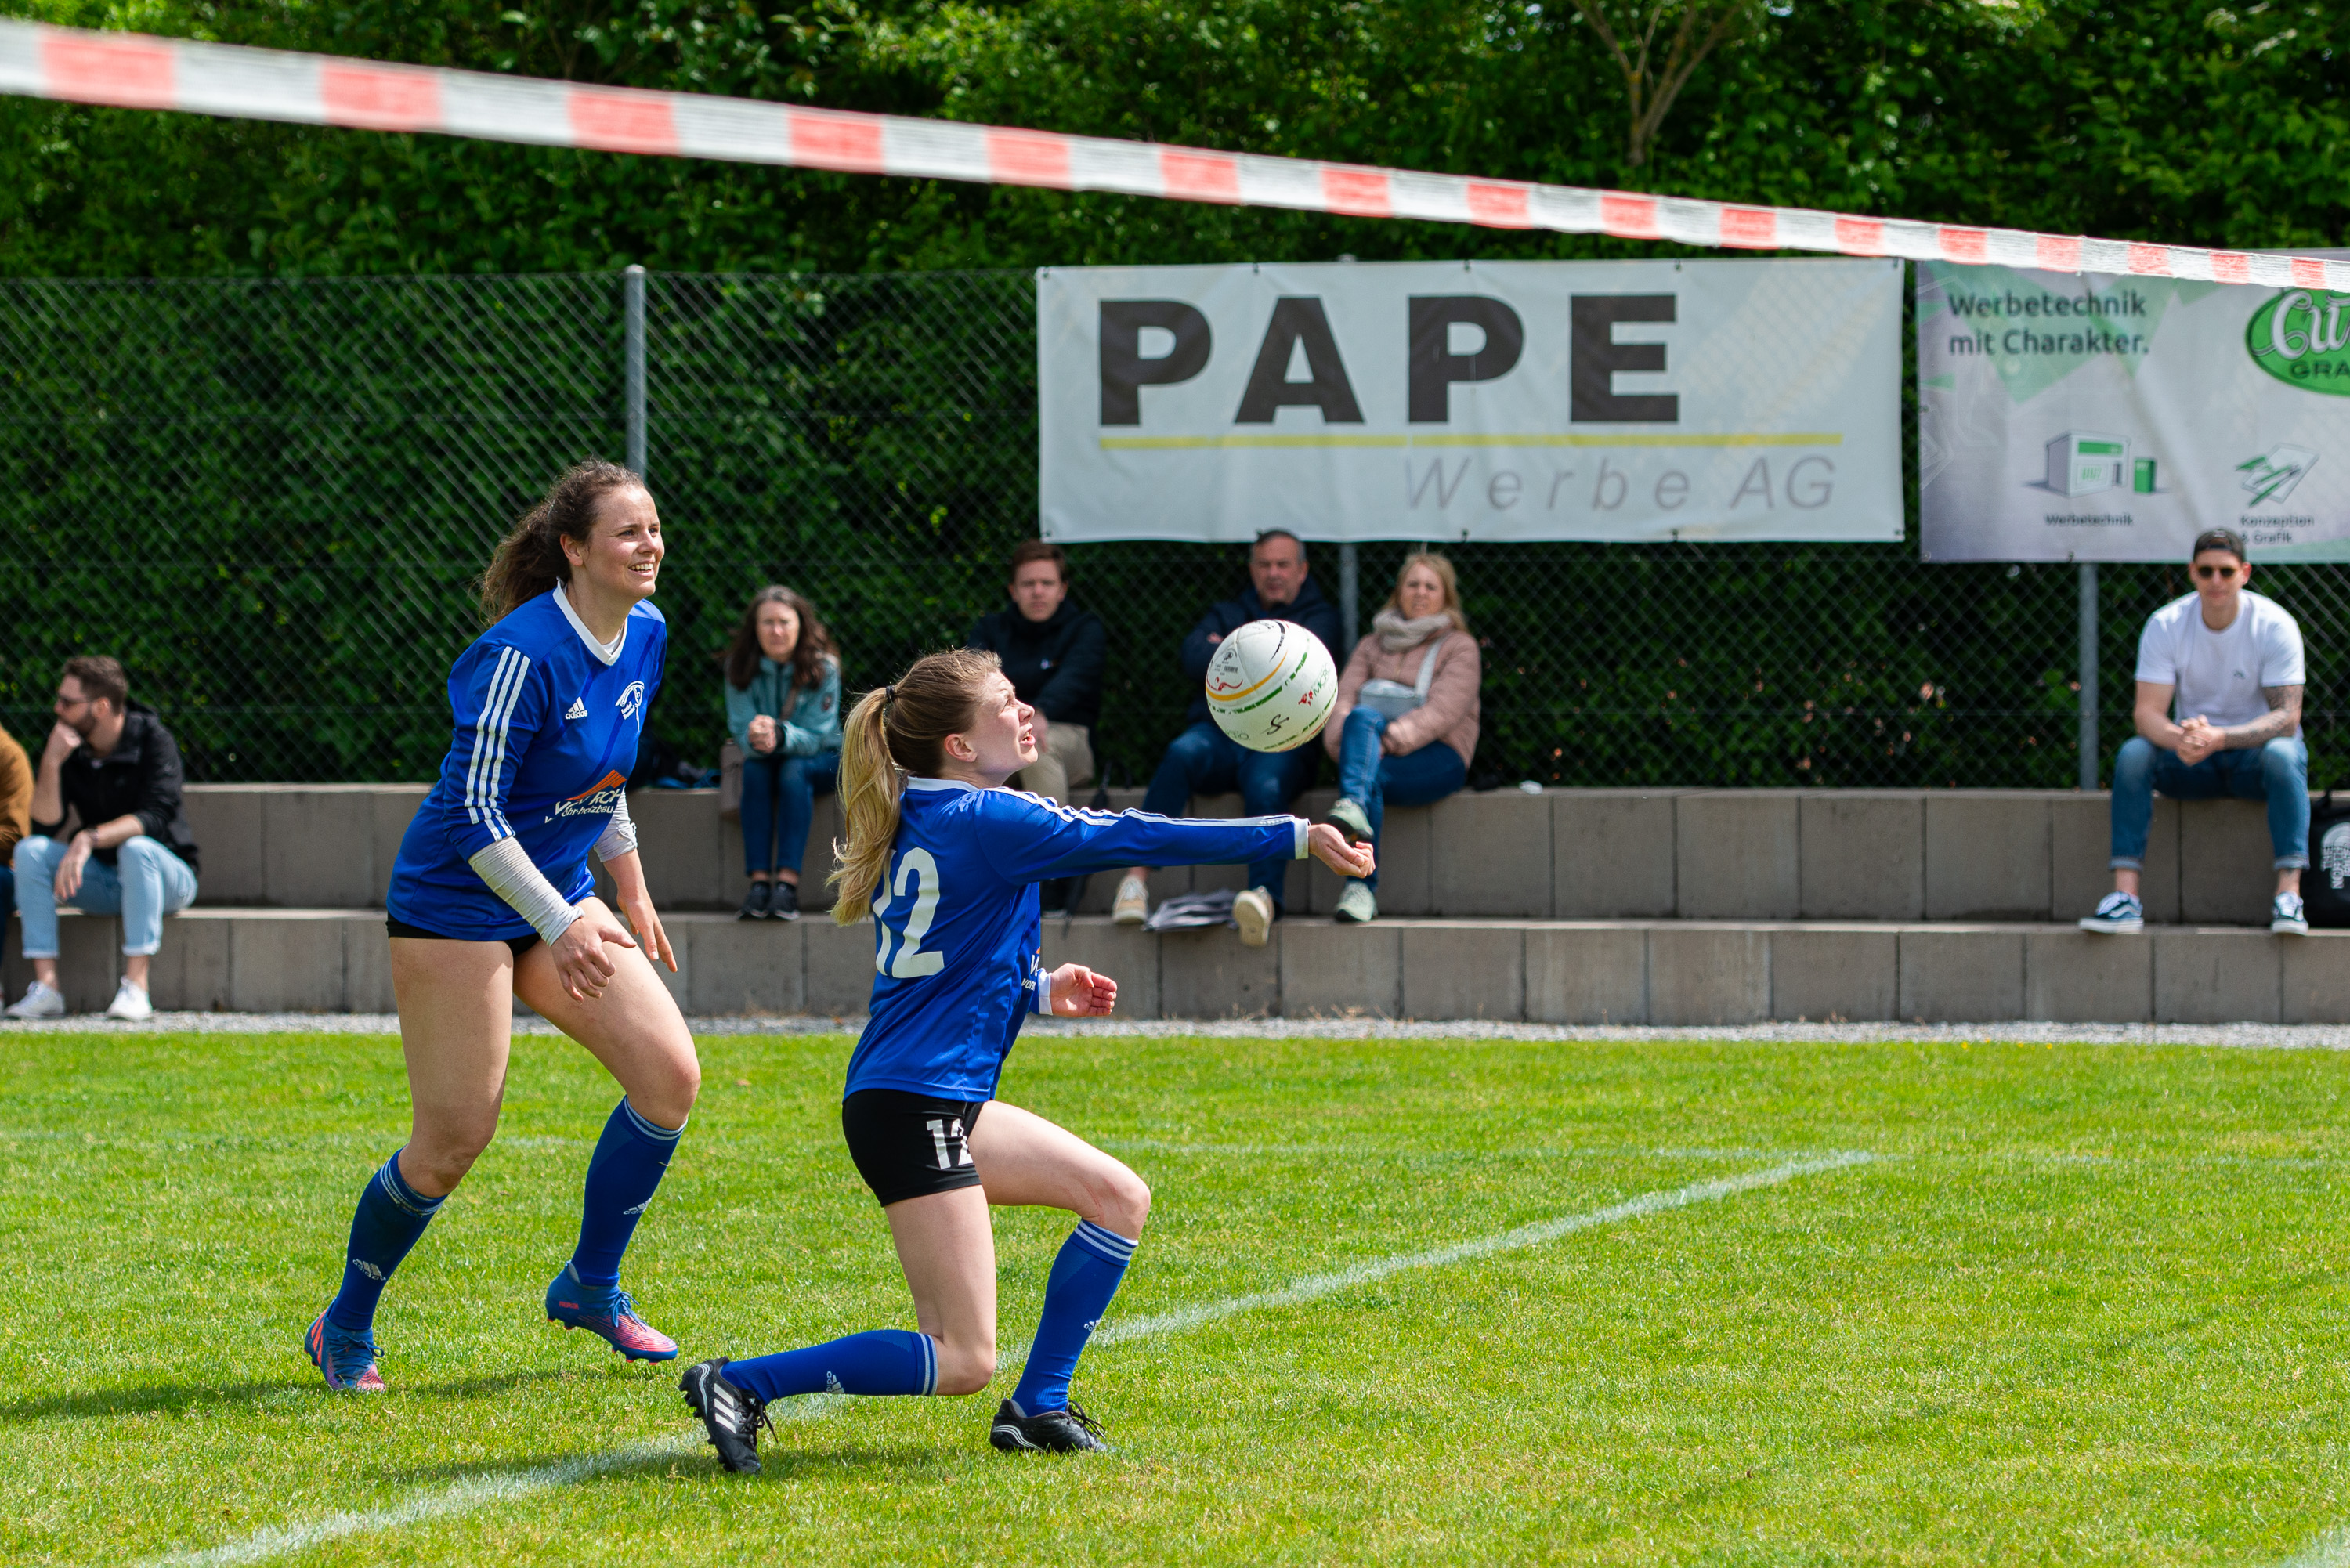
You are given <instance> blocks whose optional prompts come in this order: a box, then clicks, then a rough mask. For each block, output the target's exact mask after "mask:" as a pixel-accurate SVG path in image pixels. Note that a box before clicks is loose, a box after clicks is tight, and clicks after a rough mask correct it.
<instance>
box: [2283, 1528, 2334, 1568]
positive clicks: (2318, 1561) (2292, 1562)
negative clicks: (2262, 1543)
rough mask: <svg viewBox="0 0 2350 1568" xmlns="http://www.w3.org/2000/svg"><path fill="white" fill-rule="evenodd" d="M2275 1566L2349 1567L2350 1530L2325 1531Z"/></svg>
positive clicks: (2301, 1567) (2304, 1567) (2298, 1567)
mask: <svg viewBox="0 0 2350 1568" xmlns="http://www.w3.org/2000/svg"><path fill="white" fill-rule="evenodd" d="M2276 1568H2350V1530H2334V1531H2329V1532H2326V1533H2325V1534H2324V1535H2322V1536H2320V1537H2318V1538H2317V1539H2316V1540H2315V1541H2314V1542H2310V1544H2309V1546H2308V1548H2307V1549H2306V1550H2305V1551H2303V1552H2296V1553H2295V1554H2293V1556H2291V1557H2288V1558H2286V1559H2285V1560H2284V1561H2283V1562H2282V1563H2278V1564H2277V1565H2276Z"/></svg>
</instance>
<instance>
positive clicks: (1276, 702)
mask: <svg viewBox="0 0 2350 1568" xmlns="http://www.w3.org/2000/svg"><path fill="white" fill-rule="evenodd" d="M1336 701H1338V670H1337V668H1336V666H1335V665H1333V664H1332V663H1331V662H1330V650H1329V649H1326V648H1325V647H1323V646H1322V639H1320V638H1318V637H1316V636H1315V635H1314V634H1313V633H1312V632H1310V631H1308V630H1306V629H1305V628H1304V627H1302V626H1300V625H1298V624H1297V623H1296V622H1295V621H1294V620H1253V621H1251V622H1249V623H1248V624H1247V625H1246V626H1244V627H1243V628H1240V629H1239V630H1238V631H1236V632H1234V633H1232V635H1231V636H1230V637H1227V638H1226V639H1224V640H1223V641H1222V642H1220V643H1218V644H1217V645H1216V653H1215V657H1214V658H1212V659H1209V660H1208V711H1209V713H1210V714H1211V715H1212V716H1213V717H1214V719H1215V721H1216V728H1218V729H1219V730H1222V732H1224V733H1225V734H1227V735H1230V736H1231V737H1232V739H1233V740H1235V741H1237V742H1240V743H1241V744H1242V745H1243V746H1246V747H1247V748H1248V749H1249V750H1250V751H1252V752H1288V751H1295V749H1296V748H1298V747H1299V746H1302V745H1304V744H1305V742H1308V741H1310V740H1312V739H1313V738H1314V737H1315V736H1316V735H1318V734H1320V733H1321V732H1322V726H1323V724H1324V723H1326V722H1327V721H1328V720H1329V717H1330V709H1331V707H1332V705H1333V704H1335V703H1336Z"/></svg>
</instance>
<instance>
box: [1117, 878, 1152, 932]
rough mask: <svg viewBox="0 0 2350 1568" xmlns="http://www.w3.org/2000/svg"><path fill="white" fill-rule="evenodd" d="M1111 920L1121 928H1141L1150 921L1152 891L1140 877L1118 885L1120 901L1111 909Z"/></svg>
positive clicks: (1128, 879)
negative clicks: (1145, 922) (1140, 926)
mask: <svg viewBox="0 0 2350 1568" xmlns="http://www.w3.org/2000/svg"><path fill="white" fill-rule="evenodd" d="M1109 918H1110V919H1111V920H1112V921H1114V922H1115V923H1117V924H1118V925H1121V926H1139V925H1140V924H1142V922H1143V921H1145V920H1147V919H1150V889H1149V887H1148V886H1146V885H1145V884H1144V882H1143V880H1142V878H1141V877H1127V878H1125V879H1124V880H1123V881H1121V882H1119V883H1118V900H1117V902H1115V903H1113V904H1111V905H1110V907H1109Z"/></svg>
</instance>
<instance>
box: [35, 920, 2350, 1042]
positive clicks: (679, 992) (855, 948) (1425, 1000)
mask: <svg viewBox="0 0 2350 1568" xmlns="http://www.w3.org/2000/svg"><path fill="white" fill-rule="evenodd" d="M664 925H665V926H666V929H668V931H669V933H670V939H671V944H672V946H674V947H675V948H676V950H677V951H678V956H679V968H680V972H679V973H678V974H677V975H674V976H671V975H668V974H666V973H665V972H664V973H663V975H662V978H663V980H664V981H666V983H668V984H669V986H670V988H671V992H673V993H674V994H675V995H676V997H677V999H678V1002H679V1004H680V1005H681V1007H683V1008H684V1009H685V1011H686V1012H689V1013H691V1014H699V1015H703V1016H712V1015H717V1016H726V1015H742V1014H753V1015H756V1014H768V1015H792V1014H799V1015H806V1014H815V1015H818V1016H834V1017H847V1016H852V1015H855V1014H858V1013H861V1012H863V1011H864V1009H865V1006H866V1002H867V1000H868V997H869V996H870V995H871V993H872V984H873V933H872V927H871V925H870V924H869V923H868V922H859V923H858V924H857V925H854V926H847V927H839V926H835V925H833V924H832V923H831V922H830V921H829V920H822V919H804V920H800V921H797V922H795V923H783V922H778V921H756V922H754V921H748V920H737V919H733V917H732V916H729V915H724V914H717V913H702V914H693V913H681V914H676V915H672V916H670V917H667V918H665V920H664ZM58 934H59V937H60V939H61V940H60V942H59V946H60V947H61V949H62V950H63V951H62V955H61V958H60V962H59V971H60V975H59V978H60V979H61V981H63V984H64V988H65V992H66V997H67V1002H68V1005H69V1006H71V1007H72V1008H73V1009H75V1010H76V1011H78V1012H90V1011H95V1010H97V1009H99V1008H101V1007H103V1006H105V1005H106V1003H107V1002H108V1001H109V999H110V998H111V997H112V996H113V994H114V982H115V976H116V974H117V972H118V969H119V965H120V957H119V955H118V950H119V948H120V925H119V923H118V922H117V921H115V920H113V919H99V918H96V917H88V916H73V915H68V916H67V917H65V918H64V919H62V920H61V921H60V924H59V933H58ZM1045 961H1046V962H1048V963H1054V964H1058V963H1062V962H1066V961H1076V962H1080V963H1084V964H1087V965H1088V966H1091V967H1096V968H1098V969H1101V970H1103V971H1106V972H1107V973H1109V974H1111V975H1113V976H1115V977H1116V978H1117V980H1118V987H1119V991H1118V1012H1120V1014H1121V1015H1123V1016H1126V1017H1129V1018H1229V1017H1253V1016H1285V1017H1292V1018H1302V1017H1326V1016H1347V1015H1354V1016H1369V1017H1411V1018H1434V1019H1455V1018H1492V1019H1500V1020H1519V1019H1523V1020H1529V1021H1532V1022H1536V1023H1658V1024H1689V1025H1706V1024H1717V1023H1719V1024H1731V1023H1761V1022H1764V1021H1769V1020H1785V1021H1790V1022H1793V1021H1795V1020H1807V1021H1810V1022H1814V1023H1817V1022H1824V1021H1856V1022H1859V1021H1870V1020H1899V1021H1905V1022H1906V1021H1909V1020H1922V1021H1925V1022H1928V1023H2001V1022H2008V1021H2020V1020H2037V1021H2048V1022H2059V1023H2063V1022H2077V1023H2340V1022H2342V1021H2343V1020H2345V1019H2350V932H2323V933H2317V934H2314V935H2312V936H2309V937H2305V938H2288V937H2272V936H2271V935H2269V933H2268V932H2267V931H2265V930H2247V929H2241V928H2222V929H2210V928H2197V927H2174V928H2170V929H2161V930H2157V931H2154V932H2151V933H2149V934H2148V935H2147V936H2145V937H2142V938H2126V937H2093V936H2090V935H2088V934H2087V933H2085V932H2083V931H2080V930H2078V929H2074V928H2072V927H2070V926H2057V925H2035V924H2025V923H2016V924H1999V923H1951V924H1940V925H1924V924H1885V923H1875V924H1863V923H1836V922H1795V921H1789V922H1776V921H1754V922H1736V921H1660V920H1582V921H1562V920H1473V921H1468V920H1430V919H1396V920H1384V919H1383V920H1380V921H1378V922H1377V923H1375V924H1373V925H1369V926H1340V925H1336V924H1334V923H1332V922H1330V921H1328V920H1317V919H1295V920H1284V921H1283V922H1282V923H1281V924H1280V925H1279V926H1277V927H1275V928H1274V934H1273V940H1272V941H1271V943H1270V944H1269V945H1268V946H1266V947H1263V948H1261V949H1251V948H1244V947H1243V946H1241V945H1240V942H1239V940H1238V939H1237V938H1235V937H1234V935H1233V934H1232V932H1231V931H1229V930H1223V929H1217V930H1207V931H1183V932H1174V933H1170V934H1169V935H1166V936H1152V935H1150V934H1149V933H1147V932H1144V931H1141V930H1139V929H1134V928H1131V927H1120V926H1113V925H1111V924H1110V923H1109V922H1108V921H1107V919H1098V918H1092V919H1076V920H1075V921H1070V922H1066V923H1064V922H1062V921H1059V920H1053V921H1048V922H1046V924H1045ZM0 971H4V972H0V978H4V979H5V984H6V986H7V988H8V992H9V994H10V995H12V996H13V995H16V994H20V993H21V992H22V991H23V988H24V985H25V983H26V980H27V979H29V978H30V976H29V971H28V970H27V967H26V964H25V963H24V961H22V960H21V959H20V958H18V957H17V956H16V943H15V942H14V941H13V940H11V941H10V943H9V944H8V956H7V960H6V962H5V964H0ZM153 986H154V998H155V1002H156V1004H157V1005H158V1006H159V1007H164V1008H170V1009H174V1010H191V1011H210V1010H214V1009H221V1008H228V1009H234V1010H237V1011H249V1012H390V1011H391V1010H392V996H391V981H390V964H389V951H388V948H387V945H386V942H385V939H384V930H383V917H382V915H381V914H380V913H376V912H370V911H361V910H350V909H197V910H192V911H190V912H189V913H187V914H184V915H182V916H180V917H178V918H176V919H173V920H172V922H171V924H170V925H169V926H168V927H167V928H166V935H165V940H164V942H163V950H162V952H161V954H159V955H158V957H157V959H156V961H155V970H154V973H153Z"/></svg>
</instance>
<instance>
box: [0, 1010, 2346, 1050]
mask: <svg viewBox="0 0 2350 1568" xmlns="http://www.w3.org/2000/svg"><path fill="white" fill-rule="evenodd" d="M687 1022H688V1023H689V1024H691V1027H692V1029H693V1032H694V1033H696V1034H833V1033H856V1032H857V1031H858V1029H859V1028H861V1027H862V1026H863V1024H864V1020H863V1019H861V1018H693V1019H689V1020H687ZM399 1032H400V1019H399V1016H398V1015H397V1014H395V1013H390V1012H159V1013H157V1014H156V1015H155V1016H154V1017H153V1019H151V1020H150V1021H149V1022H147V1023H116V1022H115V1021H113V1020H112V1019H109V1018H104V1017H101V1016H99V1015H98V1014H95V1013H88V1014H83V1015H81V1016H78V1017H73V1018H59V1019H48V1020H44V1021H41V1022H38V1023H17V1022H15V1021H13V1020H5V1019H0V1037H5V1036H6V1035H11V1034H42V1033H68V1034H90V1033H109V1034H110V1033H132V1034H140V1033H182V1034H274V1033H304V1034H397V1033H399ZM1026 1032H1027V1033H1031V1034H1050V1035H1074V1034H1092V1035H1100V1036H1107V1037H1111V1038H1118V1039H1137V1038H1139V1039H1170V1038H1182V1039H1210V1040H1596V1041H1616V1040H1754V1041H1770V1042H1786V1043H1790V1044H1875V1043H1882V1042H1887V1041H1915V1042H1920V1043H1931V1042H1943V1041H1958V1040H1981V1041H2007V1042H2014V1043H2026V1044H2034V1045H2039V1044H2057V1045H2232V1046H2238V1047H2245V1048H2258V1049H2262V1050H2272V1051H2273V1050H2283V1051H2350V1025H2345V1024H2338V1023H2221V1024H2189V1023H1748V1024H1739V1025H1717V1026H1712V1027H1702V1026H1701V1027H1695V1028H1662V1027H1649V1026H1647V1025H1640V1024H1596V1023H1586V1024H1561V1023H1492V1022H1490V1021H1487V1020H1482V1019H1460V1020H1455V1021H1453V1022H1451V1023H1443V1022H1435V1021H1419V1020H1405V1019H1384V1018H1236V1019H1218V1020H1214V1021H1192V1020H1183V1019H1151V1020H1127V1019H1119V1020H1115V1021H1112V1022H1109V1023H1077V1022H1074V1021H1070V1020H1064V1019H1041V1018H1039V1019H1032V1020H1030V1021H1029V1023H1028V1026H1027V1031H1026ZM515 1033H517V1034H552V1033H555V1027H554V1025H552V1024H550V1023H547V1022H546V1020H544V1019H541V1018H536V1017H532V1016H525V1015H520V1014H518V1015H516V1017H515Z"/></svg>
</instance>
